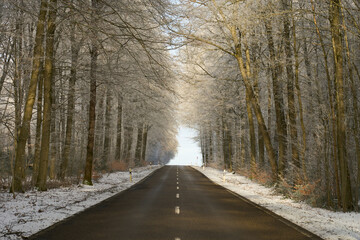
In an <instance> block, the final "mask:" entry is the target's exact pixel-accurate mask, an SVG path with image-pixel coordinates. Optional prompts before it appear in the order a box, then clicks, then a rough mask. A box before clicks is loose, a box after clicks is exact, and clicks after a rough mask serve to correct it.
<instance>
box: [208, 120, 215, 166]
mask: <svg viewBox="0 0 360 240" xmlns="http://www.w3.org/2000/svg"><path fill="white" fill-rule="evenodd" d="M213 155H214V151H213V132H212V129H211V125H210V127H209V162H212V161H213V160H214V159H213Z"/></svg>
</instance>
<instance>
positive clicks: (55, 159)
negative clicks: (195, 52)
mask: <svg viewBox="0 0 360 240" xmlns="http://www.w3.org/2000/svg"><path fill="white" fill-rule="evenodd" d="M166 7H167V5H166V2H165V1H164V2H163V1H148V0H136V1H107V0H71V1H62V0H40V1H37V0H34V1H24V0H12V1H6V0H2V1H0V51H1V52H0V58H1V60H0V64H1V67H0V75H1V79H0V80H1V81H0V94H1V95H0V96H1V100H0V123H1V125H0V136H1V137H0V138H1V139H2V141H1V143H0V152H1V156H0V158H1V160H0V164H1V166H0V167H1V170H0V171H1V175H2V177H3V178H5V177H6V176H7V175H12V183H11V186H10V191H12V192H23V191H24V186H23V185H24V182H27V183H31V184H30V185H32V186H36V187H37V188H38V189H39V190H46V189H47V185H46V183H47V179H48V178H50V179H59V180H61V181H62V180H64V179H65V178H66V177H68V176H69V177H71V176H83V177H82V178H83V183H84V184H92V176H93V174H94V173H93V171H96V172H100V171H111V170H126V169H127V168H128V167H133V166H142V165H145V164H148V163H149V161H151V162H152V163H154V164H158V163H166V162H167V161H169V159H170V158H171V157H172V156H173V155H174V153H175V152H176V146H177V142H176V138H175V137H176V121H175V116H174V110H173V109H174V104H175V103H174V90H173V89H174V77H173V73H172V71H171V64H172V63H171V57H170V55H169V53H168V40H167V38H166V36H165V34H164V33H163V32H162V27H163V26H162V25H161V24H159V21H158V19H159V18H161V17H162V16H161V15H162V14H163V12H165V8H166ZM28 185H29V184H28Z"/></svg>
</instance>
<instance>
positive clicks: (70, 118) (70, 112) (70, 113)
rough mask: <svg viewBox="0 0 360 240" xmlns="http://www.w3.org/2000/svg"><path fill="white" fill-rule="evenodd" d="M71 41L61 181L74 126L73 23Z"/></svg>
mask: <svg viewBox="0 0 360 240" xmlns="http://www.w3.org/2000/svg"><path fill="white" fill-rule="evenodd" d="M70 41H71V69H70V79H69V90H68V104H67V117H66V133H65V144H64V149H63V154H62V162H61V164H60V171H59V178H60V179H61V180H63V179H64V178H65V175H66V170H67V168H68V164H69V156H70V149H71V139H72V131H73V124H74V110H75V84H76V79H77V63H78V59H79V51H80V44H79V43H76V42H75V23H73V26H72V27H71V31H70Z"/></svg>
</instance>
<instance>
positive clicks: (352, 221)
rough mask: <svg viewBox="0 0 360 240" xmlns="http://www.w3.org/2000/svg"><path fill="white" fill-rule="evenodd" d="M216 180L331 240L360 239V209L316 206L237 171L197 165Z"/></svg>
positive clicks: (201, 170) (198, 168) (206, 174)
mask: <svg viewBox="0 0 360 240" xmlns="http://www.w3.org/2000/svg"><path fill="white" fill-rule="evenodd" d="M194 168H195V169H197V170H199V171H200V172H202V173H203V174H204V175H205V176H207V177H208V178H210V179H211V180H212V181H213V182H215V183H217V184H219V185H221V186H223V187H225V188H227V189H229V190H231V191H233V192H235V193H237V194H239V195H241V196H243V197H245V198H247V199H249V200H250V201H252V202H255V203H257V204H259V205H261V206H263V207H265V208H267V209H269V210H270V211H272V212H274V213H276V214H278V215H280V216H282V217H284V218H286V219H288V220H289V221H291V222H293V223H296V224H297V225H299V226H301V227H303V228H305V229H307V230H309V231H310V232H313V233H315V234H316V235H318V236H320V237H322V238H324V239H331V240H335V239H336V240H339V239H341V240H359V239H360V213H354V212H352V213H342V212H332V211H329V210H325V209H321V208H313V207H311V206H309V205H307V204H305V203H298V202H295V201H293V200H291V199H286V198H284V197H283V196H279V195H277V194H275V193H274V191H273V189H272V188H267V187H264V186H262V185H260V184H257V183H254V182H252V181H251V180H250V179H248V178H246V177H243V176H240V175H238V174H231V173H227V174H225V182H224V181H223V175H224V173H223V171H220V170H217V169H214V168H205V170H203V168H200V167H194Z"/></svg>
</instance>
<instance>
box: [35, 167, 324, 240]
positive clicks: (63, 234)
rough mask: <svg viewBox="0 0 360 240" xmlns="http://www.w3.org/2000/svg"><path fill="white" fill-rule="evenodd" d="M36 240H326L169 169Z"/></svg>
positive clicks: (186, 172) (190, 172) (191, 173)
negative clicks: (321, 239)
mask: <svg viewBox="0 0 360 240" xmlns="http://www.w3.org/2000/svg"><path fill="white" fill-rule="evenodd" d="M31 239H49V240H50V239H77V240H81V239H86V240H90V239H97V240H100V239H131V240H137V239H139V240H162V239H164V240H165V239H166V240H190V239H191V240H202V239H204V240H211V239H218V240H227V239H246V240H250V239H256V240H261V239H291V240H296V239H320V238H319V237H317V236H315V235H313V234H311V233H310V232H308V231H306V230H304V229H302V228H300V227H298V226H296V225H295V224H292V223H290V222H288V221H287V220H285V219H283V218H281V217H279V216H277V215H275V214H272V213H269V211H266V210H265V209H263V208H261V207H259V206H257V205H255V204H253V203H251V202H249V201H247V200H246V199H245V200H244V199H243V198H242V197H240V196H237V195H236V194H234V193H231V192H230V191H228V190H226V189H224V188H223V187H221V186H219V185H216V184H214V183H213V182H211V181H210V180H209V179H208V178H206V177H205V176H204V175H202V174H201V173H200V172H198V171H196V170H194V169H193V168H191V167H180V166H179V167H177V166H166V167H163V168H160V169H159V170H157V171H155V172H154V173H153V174H152V175H150V176H149V177H148V178H146V179H145V180H144V181H142V182H140V183H138V184H136V185H134V186H133V187H131V188H130V189H128V190H126V191H124V192H122V193H119V194H117V195H115V196H114V197H111V198H109V199H107V200H105V201H103V202H101V203H99V204H97V205H95V206H94V207H91V208H89V209H87V210H85V211H83V212H81V213H79V214H76V215H75V216H73V217H70V218H68V219H66V220H64V221H61V222H59V223H57V224H55V225H53V226H51V227H49V228H47V229H45V230H43V231H41V232H39V233H38V234H35V235H33V236H32V237H31Z"/></svg>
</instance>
